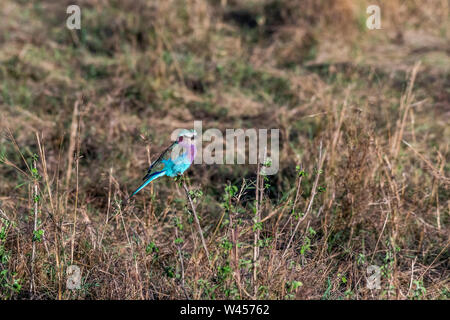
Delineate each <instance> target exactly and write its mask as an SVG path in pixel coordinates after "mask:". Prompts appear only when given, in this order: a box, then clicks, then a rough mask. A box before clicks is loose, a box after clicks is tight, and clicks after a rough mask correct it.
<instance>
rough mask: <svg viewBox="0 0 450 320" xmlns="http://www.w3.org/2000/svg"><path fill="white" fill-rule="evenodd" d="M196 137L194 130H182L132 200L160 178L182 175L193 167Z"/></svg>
mask: <svg viewBox="0 0 450 320" xmlns="http://www.w3.org/2000/svg"><path fill="white" fill-rule="evenodd" d="M196 135H197V132H196V131H195V130H193V129H192V130H186V129H183V130H181V131H180V133H179V134H178V137H177V139H176V140H175V141H174V142H173V143H172V144H171V145H170V146H169V147H168V148H167V149H166V150H164V152H163V153H161V155H160V156H159V157H158V158H157V159H156V160H155V161H153V163H152V164H151V165H150V167H149V168H148V171H147V174H146V175H145V177H144V178H143V180H144V183H142V184H141V185H140V186H139V187H138V188H137V189H136V190H135V191H134V192H133V193H132V194H131V196H130V198H131V197H133V196H134V195H135V194H136V193H138V192H139V191H141V190H142V189H143V188H145V186H146V185H148V184H149V183H150V182H152V181H153V180H155V179H157V178H159V177H162V176H168V177H176V176H179V175H182V174H183V173H184V172H185V171H186V170H187V169H188V168H189V167H190V166H191V164H192V162H193V161H194V158H195V155H196V153H197V148H196V147H195V140H194V139H195V137H196ZM130 198H128V199H130Z"/></svg>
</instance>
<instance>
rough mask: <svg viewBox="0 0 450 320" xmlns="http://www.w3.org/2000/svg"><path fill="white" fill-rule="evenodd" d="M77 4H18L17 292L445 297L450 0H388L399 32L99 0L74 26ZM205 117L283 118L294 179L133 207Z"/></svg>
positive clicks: (274, 4)
mask: <svg viewBox="0 0 450 320" xmlns="http://www.w3.org/2000/svg"><path fill="white" fill-rule="evenodd" d="M69 3H70V4H72V3H73V1H58V2H54V1H40V2H39V3H32V2H29V1H25V0H21V1H10V0H6V1H2V2H1V4H0V30H1V33H0V43H1V46H0V85H1V87H0V112H1V117H0V127H1V128H2V135H0V162H1V163H0V175H1V177H2V184H1V186H0V297H1V298H3V299H29V298H33V299H185V298H188V299H205V298H214V299H223V298H232V299H235V298H242V299H250V298H261V299H321V298H323V299H448V297H449V272H448V270H449V265H448V263H449V262H448V261H449V254H448V253H449V248H448V246H449V237H448V235H449V211H450V210H449V209H450V202H449V194H450V193H449V188H450V178H449V176H448V172H449V161H448V160H449V150H448V148H449V141H450V132H449V127H448V123H449V120H450V119H449V117H450V111H449V110H450V104H449V101H450V95H449V91H448V88H449V87H450V86H449V79H448V75H449V70H450V62H449V56H448V55H449V48H448V42H449V41H448V39H449V33H448V31H449V30H448V3H447V2H446V1H440V0H435V1H431V2H429V3H428V4H427V5H426V6H422V5H419V3H418V2H416V1H400V0H398V1H390V2H389V5H387V4H384V3H383V4H382V26H383V30H381V31H380V30H379V31H367V30H366V29H365V27H364V25H365V18H366V16H367V15H366V13H365V7H366V5H367V2H365V1H347V0H339V1H334V2H333V5H332V6H329V5H328V2H325V1H323V2H321V1H312V0H311V1H309V0H308V1H284V0H280V1H266V0H264V1H263V0H258V1H256V0H255V1H245V2H244V1H233V0H228V1H226V0H225V1H224V0H222V1H218V0H216V1H213V0H211V1H185V2H183V1H176V0H167V1H94V0H83V1H78V2H77V3H78V4H79V5H80V6H81V8H82V30H81V31H76V32H75V31H72V32H71V31H69V30H67V29H66V28H65V27H64V23H65V20H64V19H65V17H66V14H65V9H66V7H67V5H68V4H69ZM194 120H202V121H203V126H204V129H207V128H218V129H220V130H225V129H226V128H279V129H280V131H281V141H280V165H281V168H280V172H279V173H278V174H277V175H274V176H269V177H264V176H262V175H260V174H259V170H260V168H259V166H258V167H257V166H250V165H249V166H238V165H236V166H217V165H216V166H212V165H195V166H193V167H191V168H190V169H189V171H188V172H187V174H186V175H187V177H186V181H185V183H187V186H186V188H187V189H188V191H187V194H188V195H189V196H188V197H186V192H185V191H186V190H185V188H184V185H183V184H180V183H179V182H175V181H173V180H171V179H160V180H159V181H157V182H156V183H154V184H153V185H151V186H149V187H147V188H146V189H145V191H144V192H142V193H140V194H138V196H137V197H136V198H135V200H133V201H132V202H131V203H129V204H128V205H124V203H123V202H122V199H125V198H126V196H128V195H129V193H130V191H131V190H132V189H134V188H135V187H136V185H137V184H138V183H139V182H140V178H141V176H142V174H143V173H144V171H145V169H146V166H147V165H148V163H149V162H150V160H151V159H154V157H155V155H156V154H157V153H158V152H160V151H161V150H162V149H163V148H164V147H165V146H166V144H167V142H168V141H169V137H170V133H171V132H172V131H173V130H174V129H176V128H179V127H191V126H192V125H193V121H194ZM35 162H36V164H35ZM193 213H194V214H195V215H193ZM197 215H198V217H199V219H198V220H199V221H198V224H197V223H196V220H197V219H196V216H197ZM199 226H200V227H199ZM200 229H201V230H202V233H203V236H204V239H202V238H203V237H201V236H199V230H200ZM203 240H204V241H203ZM205 252H208V254H209V257H208V256H207V254H206V253H205ZM208 260H210V263H208ZM71 264H75V265H78V266H79V267H80V268H81V272H82V288H81V290H75V291H72V290H68V289H67V288H66V280H67V275H66V271H67V267H68V266H69V265H71ZM369 265H378V266H380V267H381V271H382V276H381V285H382V288H381V289H380V290H369V289H367V287H366V282H367V280H366V278H367V276H368V275H367V272H366V268H367V267H368V266H369Z"/></svg>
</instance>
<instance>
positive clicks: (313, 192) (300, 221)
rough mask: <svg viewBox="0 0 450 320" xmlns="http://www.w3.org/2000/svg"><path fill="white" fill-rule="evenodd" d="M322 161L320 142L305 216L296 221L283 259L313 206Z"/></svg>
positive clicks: (323, 154)
mask: <svg viewBox="0 0 450 320" xmlns="http://www.w3.org/2000/svg"><path fill="white" fill-rule="evenodd" d="M324 159H325V152H322V141H320V147H319V166H318V168H317V175H316V179H315V181H314V185H313V188H312V190H311V199H310V200H309V203H308V207H307V208H306V211H305V214H304V215H303V217H301V218H299V219H298V222H297V225H296V226H295V229H294V232H292V235H291V238H290V239H289V242H288V244H287V246H286V248H285V249H284V252H283V257H284V256H285V255H286V253H287V251H288V249H289V247H290V246H291V244H292V241H293V240H294V237H295V234H296V233H297V230H298V227H299V226H300V223H302V221H303V220H305V219H306V217H307V216H308V214H309V213H310V212H311V209H312V204H313V202H314V198H315V197H316V194H317V192H316V189H317V186H318V184H319V178H320V174H321V172H322V166H323V162H324Z"/></svg>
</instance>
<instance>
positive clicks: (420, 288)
mask: <svg viewBox="0 0 450 320" xmlns="http://www.w3.org/2000/svg"><path fill="white" fill-rule="evenodd" d="M413 284H414V286H415V288H414V291H413V297H412V298H413V299H414V300H421V299H423V297H424V296H425V294H426V293H427V289H425V287H424V285H423V280H414V281H413Z"/></svg>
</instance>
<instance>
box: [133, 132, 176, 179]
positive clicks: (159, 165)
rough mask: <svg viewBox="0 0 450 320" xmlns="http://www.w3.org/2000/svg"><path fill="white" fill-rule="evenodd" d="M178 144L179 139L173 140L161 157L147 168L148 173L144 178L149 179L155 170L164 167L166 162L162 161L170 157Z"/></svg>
mask: <svg viewBox="0 0 450 320" xmlns="http://www.w3.org/2000/svg"><path fill="white" fill-rule="evenodd" d="M177 144H178V142H177V141H175V142H173V143H172V144H171V145H170V146H169V147H168V148H167V149H166V150H164V151H163V152H162V153H161V154H160V155H159V157H158V158H157V159H156V160H155V161H153V162H152V164H151V165H150V167H149V168H148V170H147V174H146V175H145V177H144V178H143V179H142V180H145V179H147V178H148V177H149V176H150V175H151V174H152V173H153V172H155V171H160V170H161V169H162V168H163V167H164V163H162V161H163V160H167V159H168V158H170V155H171V151H172V150H173V148H174V147H175V146H176V145H177Z"/></svg>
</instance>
